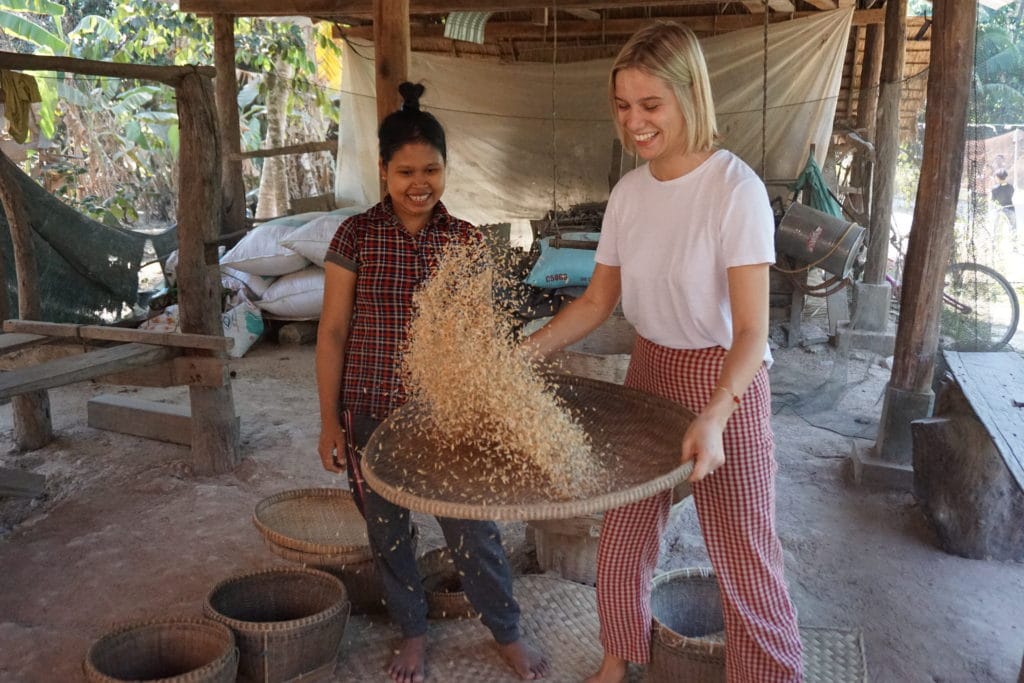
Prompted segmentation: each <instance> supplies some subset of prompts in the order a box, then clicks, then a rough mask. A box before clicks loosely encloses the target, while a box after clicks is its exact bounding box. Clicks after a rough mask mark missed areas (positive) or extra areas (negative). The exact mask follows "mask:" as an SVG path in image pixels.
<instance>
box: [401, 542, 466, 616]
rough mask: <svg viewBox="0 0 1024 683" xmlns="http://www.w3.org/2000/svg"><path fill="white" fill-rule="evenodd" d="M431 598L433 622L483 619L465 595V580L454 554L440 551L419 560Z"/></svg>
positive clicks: (437, 550)
mask: <svg viewBox="0 0 1024 683" xmlns="http://www.w3.org/2000/svg"><path fill="white" fill-rule="evenodd" d="M416 567H417V568H418V569H419V571H420V576H421V577H422V579H423V590H424V591H425V592H426V594H427V616H428V617H429V618H431V619H475V618H477V617H478V616H479V614H477V612H476V610H474V609H473V605H472V604H470V602H469V598H467V597H466V594H465V593H464V592H463V591H462V579H461V578H460V577H459V571H458V570H457V569H456V568H455V562H454V561H453V560H452V554H451V551H450V550H448V548H437V549H436V550H431V551H428V552H426V553H424V554H423V556H422V557H420V558H419V559H418V560H416Z"/></svg>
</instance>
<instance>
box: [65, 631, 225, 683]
mask: <svg viewBox="0 0 1024 683" xmlns="http://www.w3.org/2000/svg"><path fill="white" fill-rule="evenodd" d="M82 669H83V670H84V672H85V678H86V680H88V681H91V682H92V683H120V682H121V681H156V680H159V681H160V682H161V683H231V682H232V681H234V680H235V676H236V674H237V671H238V650H237V649H236V648H235V638H234V635H232V633H231V630H230V629H228V628H227V627H226V626H223V625H221V624H218V623H216V622H214V621H209V620H207V619H160V620H151V621H142V622H136V623H132V624H125V625H122V626H119V627H117V628H116V629H114V630H113V631H111V632H110V633H107V634H106V635H104V636H103V637H101V638H100V639H99V640H97V641H96V642H95V643H93V644H92V646H91V647H90V648H89V651H88V653H87V654H86V657H85V661H84V662H83V663H82Z"/></svg>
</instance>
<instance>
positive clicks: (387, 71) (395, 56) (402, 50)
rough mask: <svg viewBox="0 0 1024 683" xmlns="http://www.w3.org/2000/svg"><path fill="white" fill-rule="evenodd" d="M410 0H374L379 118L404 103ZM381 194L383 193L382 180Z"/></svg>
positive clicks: (374, 44)
mask: <svg viewBox="0 0 1024 683" xmlns="http://www.w3.org/2000/svg"><path fill="white" fill-rule="evenodd" d="M410 44H411V39H410V37H409V0H373V47H374V55H375V73H376V75H377V122H378V123H380V122H381V121H383V120H384V117H385V116H387V115H388V114H390V113H391V112H393V111H395V110H396V109H398V108H399V107H400V106H401V105H402V97H401V95H399V94H398V86H399V85H400V84H401V83H402V82H403V81H407V80H409V50H410V47H409V46H410ZM380 196H381V197H383V196H384V185H383V183H382V184H381V188H380Z"/></svg>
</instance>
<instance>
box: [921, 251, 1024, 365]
mask: <svg viewBox="0 0 1024 683" xmlns="http://www.w3.org/2000/svg"><path fill="white" fill-rule="evenodd" d="M942 304H943V305H942V313H941V315H940V318H939V321H940V322H939V325H940V327H939V335H940V337H939V344H940V345H941V346H942V348H946V349H952V350H954V351H997V350H999V349H1001V348H1003V347H1004V346H1006V345H1007V344H1008V343H1009V341H1010V339H1012V338H1013V335H1014V334H1015V333H1016V332H1017V323H1018V321H1019V319H1020V302H1019V301H1018V299H1017V293H1016V292H1014V291H1013V287H1012V286H1010V283H1009V282H1007V280H1006V278H1004V277H1003V276H1002V275H1000V274H999V273H997V272H996V271H994V270H992V269H991V268H989V267H988V266H983V265H980V264H977V263H954V264H953V265H951V266H950V267H949V268H947V269H946V281H945V284H944V286H943V289H942Z"/></svg>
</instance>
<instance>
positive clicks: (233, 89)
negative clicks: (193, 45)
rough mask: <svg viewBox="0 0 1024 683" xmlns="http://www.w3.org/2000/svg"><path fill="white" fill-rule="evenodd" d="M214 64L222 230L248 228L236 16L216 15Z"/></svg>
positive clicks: (221, 232) (214, 16) (231, 231)
mask: <svg viewBox="0 0 1024 683" xmlns="http://www.w3.org/2000/svg"><path fill="white" fill-rule="evenodd" d="M213 64H214V68H216V69H217V78H216V79H215V81H214V85H215V87H216V93H217V119H218V126H217V128H218V130H219V132H220V146H221V151H222V154H221V158H222V162H221V188H222V189H221V194H222V195H223V197H224V205H223V213H222V220H221V223H220V234H222V235H226V234H230V233H234V232H239V231H241V230H244V229H245V184H244V183H243V182H242V160H241V158H240V157H239V156H238V155H239V154H240V153H241V151H242V133H241V130H240V128H239V125H238V78H237V76H236V74H235V17H234V16H232V15H229V14H215V15H213Z"/></svg>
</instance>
